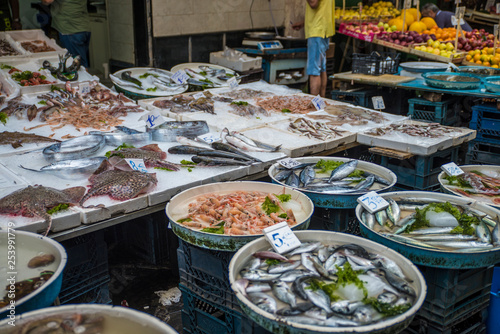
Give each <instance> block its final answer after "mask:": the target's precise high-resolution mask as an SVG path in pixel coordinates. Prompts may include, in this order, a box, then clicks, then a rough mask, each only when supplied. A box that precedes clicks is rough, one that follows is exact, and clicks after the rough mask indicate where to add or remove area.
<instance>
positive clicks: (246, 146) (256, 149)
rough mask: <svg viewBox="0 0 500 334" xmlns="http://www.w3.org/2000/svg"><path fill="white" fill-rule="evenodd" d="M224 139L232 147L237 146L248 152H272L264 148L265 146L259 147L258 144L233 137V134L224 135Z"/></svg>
mask: <svg viewBox="0 0 500 334" xmlns="http://www.w3.org/2000/svg"><path fill="white" fill-rule="evenodd" d="M225 140H226V141H227V142H228V143H229V144H231V145H233V146H234V147H237V148H239V149H240V150H243V151H249V152H272V151H270V150H268V149H265V148H260V147H258V146H252V145H249V144H248V143H246V142H245V141H243V140H241V139H240V138H238V137H235V136H230V135H227V136H225Z"/></svg>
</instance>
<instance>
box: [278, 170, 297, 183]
mask: <svg viewBox="0 0 500 334" xmlns="http://www.w3.org/2000/svg"><path fill="white" fill-rule="evenodd" d="M292 173H293V171H292V170H289V169H285V170H281V171H279V172H278V173H276V174H274V178H275V179H276V181H283V180H286V179H287V178H288V177H289V176H290V174H292Z"/></svg>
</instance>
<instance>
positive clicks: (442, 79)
mask: <svg viewBox="0 0 500 334" xmlns="http://www.w3.org/2000/svg"><path fill="white" fill-rule="evenodd" d="M422 77H423V78H424V80H425V83H426V84H427V85H429V86H432V87H436V88H444V89H477V88H479V86H480V85H481V78H479V77H478V76H476V75H474V74H469V73H442V72H429V73H423V74H422Z"/></svg>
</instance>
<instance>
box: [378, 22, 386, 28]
mask: <svg viewBox="0 0 500 334" xmlns="http://www.w3.org/2000/svg"><path fill="white" fill-rule="evenodd" d="M377 27H379V28H380V27H384V28H385V24H384V22H379V23H378V24H377Z"/></svg>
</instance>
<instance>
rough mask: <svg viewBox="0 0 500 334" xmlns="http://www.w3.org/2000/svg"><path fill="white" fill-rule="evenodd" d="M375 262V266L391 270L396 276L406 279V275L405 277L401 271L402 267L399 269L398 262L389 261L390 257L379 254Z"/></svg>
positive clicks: (374, 259)
mask: <svg viewBox="0 0 500 334" xmlns="http://www.w3.org/2000/svg"><path fill="white" fill-rule="evenodd" d="M373 262H374V264H376V265H379V266H382V267H383V268H385V269H387V270H389V271H390V272H392V273H393V274H394V275H397V276H399V277H401V278H405V275H404V273H403V271H402V270H401V267H399V266H398V265H397V263H396V262H394V261H393V260H391V259H389V258H388V257H386V256H383V255H382V254H377V255H376V256H375V257H374V258H373Z"/></svg>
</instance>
